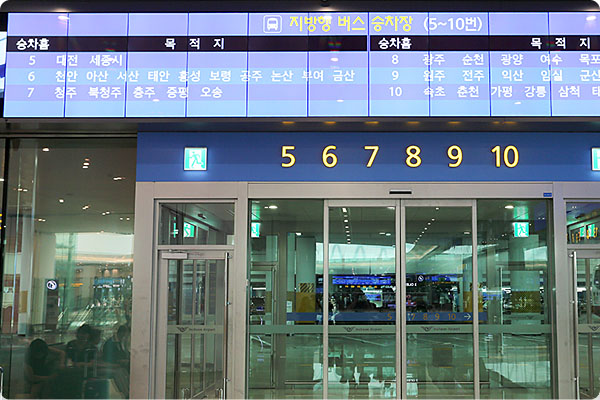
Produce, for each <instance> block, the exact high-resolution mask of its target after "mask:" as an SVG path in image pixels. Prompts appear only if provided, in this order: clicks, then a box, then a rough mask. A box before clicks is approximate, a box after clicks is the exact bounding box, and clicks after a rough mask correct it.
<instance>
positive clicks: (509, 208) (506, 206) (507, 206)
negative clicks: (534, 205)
mask: <svg viewBox="0 0 600 400" xmlns="http://www.w3.org/2000/svg"><path fill="white" fill-rule="evenodd" d="M504 208H506V209H507V210H512V209H513V208H515V206H513V205H512V204H507V205H505V206H504Z"/></svg>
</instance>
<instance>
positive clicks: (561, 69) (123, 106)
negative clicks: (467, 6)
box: [4, 12, 600, 118]
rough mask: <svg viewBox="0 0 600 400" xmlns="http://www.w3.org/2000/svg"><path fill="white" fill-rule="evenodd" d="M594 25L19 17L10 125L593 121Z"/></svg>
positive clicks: (294, 16) (577, 19) (473, 19)
mask: <svg viewBox="0 0 600 400" xmlns="http://www.w3.org/2000/svg"><path fill="white" fill-rule="evenodd" d="M599 17H600V12H573V13H560V12H557V13H554V12H551V13H547V12H533V13H499V12H491V13H486V12H473V13H437V12H431V13H426V12H420V13H419V12H375V13H369V12H333V13H301V12H298V13H160V14H158V13H113V14H89V13H88V14H86V13H11V14H9V17H8V40H7V51H8V55H7V71H6V93H5V99H6V100H5V109H4V116H5V117H42V118H43V117H58V118H63V117H119V118H123V117H142V118H145V117H170V118H173V117H174V118H185V117H339V116H355V117H369V116H370V117H380V116H388V117H395V116H396V117H402V116H415V117H428V116H431V117H436V116H456V117H468V116H478V117H496V116H542V117H550V116H597V115H598V110H599V109H600V21H599V20H598V18H599Z"/></svg>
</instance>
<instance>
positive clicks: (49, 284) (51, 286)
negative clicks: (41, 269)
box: [46, 279, 58, 290]
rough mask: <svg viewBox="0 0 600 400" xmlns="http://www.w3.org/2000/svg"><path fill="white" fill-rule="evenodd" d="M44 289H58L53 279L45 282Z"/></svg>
mask: <svg viewBox="0 0 600 400" xmlns="http://www.w3.org/2000/svg"><path fill="white" fill-rule="evenodd" d="M46 287H47V288H48V290H56V289H57V288H58V282H56V281H55V280H54V279H51V280H49V281H48V282H46Z"/></svg>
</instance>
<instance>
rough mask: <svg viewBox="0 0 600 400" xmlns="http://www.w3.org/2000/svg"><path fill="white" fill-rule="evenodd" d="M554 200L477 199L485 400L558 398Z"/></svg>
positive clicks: (482, 375)
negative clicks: (554, 367) (551, 259)
mask: <svg viewBox="0 0 600 400" xmlns="http://www.w3.org/2000/svg"><path fill="white" fill-rule="evenodd" d="M549 204H550V202H549V201H548V200H519V201H517V200H478V201H477V226H478V238H477V245H478V246H477V257H478V269H479V284H480V299H481V302H482V306H483V310H484V318H480V319H479V323H480V324H479V333H480V334H479V343H480V344H479V364H480V376H481V397H482V398H492V399H497V398H525V397H527V398H550V397H552V385H551V383H552V378H551V376H552V374H551V360H552V329H551V328H552V326H551V310H550V304H551V301H550V300H551V298H550V296H551V294H552V286H551V283H550V276H549V275H550V271H551V269H550V262H549V250H548V243H551V240H552V238H551V235H550V231H551V229H549V228H548V226H549V220H550V218H549V215H548V209H549Z"/></svg>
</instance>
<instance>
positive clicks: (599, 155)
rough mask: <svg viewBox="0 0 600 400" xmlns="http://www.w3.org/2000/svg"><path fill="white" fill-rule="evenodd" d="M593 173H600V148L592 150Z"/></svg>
mask: <svg viewBox="0 0 600 400" xmlns="http://www.w3.org/2000/svg"><path fill="white" fill-rule="evenodd" d="M592 171H600V147H593V148H592Z"/></svg>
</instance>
